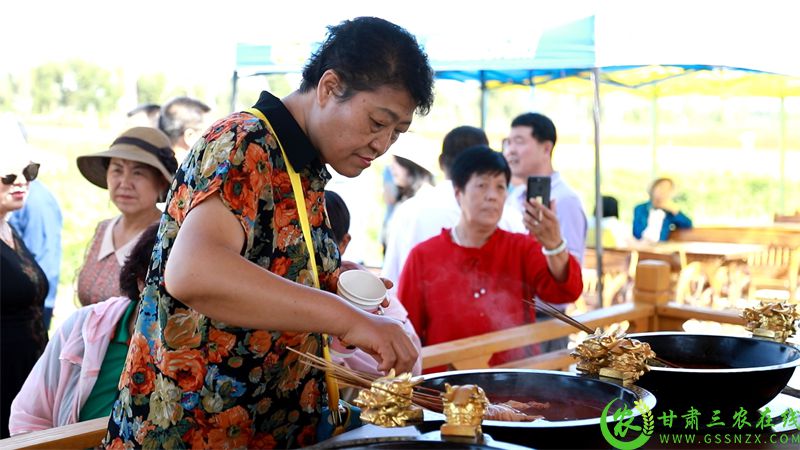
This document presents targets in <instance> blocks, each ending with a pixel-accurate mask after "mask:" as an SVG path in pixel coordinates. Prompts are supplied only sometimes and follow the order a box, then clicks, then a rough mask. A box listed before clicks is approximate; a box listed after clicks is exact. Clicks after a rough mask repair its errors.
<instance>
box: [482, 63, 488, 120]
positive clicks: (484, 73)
mask: <svg viewBox="0 0 800 450" xmlns="http://www.w3.org/2000/svg"><path fill="white" fill-rule="evenodd" d="M488 96H489V93H488V92H487V91H486V72H484V71H483V70H481V129H482V130H486V102H487V100H488Z"/></svg>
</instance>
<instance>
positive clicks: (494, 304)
mask: <svg viewBox="0 0 800 450" xmlns="http://www.w3.org/2000/svg"><path fill="white" fill-rule="evenodd" d="M582 290H583V281H582V279H581V268H580V264H578V261H577V260H576V259H575V257H573V256H572V255H570V256H569V265H568V267H567V279H566V280H565V281H564V282H561V283H559V282H557V281H556V280H555V279H554V278H553V275H552V274H551V273H550V270H549V269H548V268H547V260H546V259H545V256H544V255H543V254H542V246H541V245H540V244H539V243H538V242H537V241H536V240H535V239H534V238H533V237H531V236H528V235H525V234H518V233H509V232H507V231H503V230H501V229H499V228H498V229H497V230H495V232H494V233H493V234H492V235H491V236H490V237H489V240H487V241H486V243H485V244H483V246H482V247H480V248H467V247H461V246H459V245H456V244H455V243H454V242H453V241H452V239H451V237H450V230H448V229H443V230H442V233H441V234H439V235H438V236H435V237H433V238H431V239H429V240H427V241H425V242H423V243H421V244H419V245H417V246H416V247H414V249H413V250H411V253H410V254H409V256H408V260H407V261H406V264H405V266H404V267H403V273H402V274H401V275H400V282H399V287H398V297H399V298H400V301H402V302H403V306H405V307H406V309H407V310H408V317H409V319H410V320H411V322H412V323H413V324H414V328H415V329H416V331H417V334H418V335H419V337H420V339H421V340H422V344H423V345H432V344H438V343H440V342H447V341H452V340H455V339H461V338H465V337H469V336H476V335H480V334H484V333H489V332H492V331H498V330H502V329H505V328H511V327H515V326H519V325H524V324H526V323H532V322H534V321H535V320H536V319H535V317H536V314H535V312H534V311H533V308H532V307H529V306H527V305H526V304H524V303H523V302H522V300H523V299H528V300H531V299H533V298H534V297H538V298H540V299H542V300H546V301H547V302H549V303H570V302H573V301H575V299H577V298H578V296H580V294H581V292H582ZM526 356H530V350H529V349H525V348H520V349H514V350H509V351H505V352H500V353H495V354H494V355H492V358H491V359H490V360H489V364H490V365H497V364H502V363H504V362H507V361H513V360H515V359H520V358H524V357H526ZM443 369H444V368H441V367H437V368H430V369H426V370H425V372H426V373H430V372H437V371H441V370H443Z"/></svg>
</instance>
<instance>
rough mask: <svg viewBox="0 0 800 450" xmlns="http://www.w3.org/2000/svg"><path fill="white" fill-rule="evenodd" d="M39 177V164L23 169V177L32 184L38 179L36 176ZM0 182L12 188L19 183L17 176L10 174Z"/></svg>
mask: <svg viewBox="0 0 800 450" xmlns="http://www.w3.org/2000/svg"><path fill="white" fill-rule="evenodd" d="M37 175H39V163H30V164H28V165H27V166H25V168H24V169H22V176H23V177H25V180H26V181H28V183H30V182H31V181H33V180H35V179H36V176H37ZM0 181H2V182H3V184H5V185H6V186H10V185H12V184H14V182H15V181H17V174H15V173H10V174H8V175H6V176H4V177H3V178H0Z"/></svg>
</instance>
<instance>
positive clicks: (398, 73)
mask: <svg viewBox="0 0 800 450" xmlns="http://www.w3.org/2000/svg"><path fill="white" fill-rule="evenodd" d="M329 69H330V70H333V71H335V72H336V73H337V74H338V75H339V77H340V78H341V79H342V82H343V83H344V88H345V91H344V92H342V93H341V94H340V95H339V97H340V98H342V99H347V98H349V97H352V96H353V95H354V94H355V93H356V92H358V91H374V90H376V89H378V88H379V87H381V86H385V85H390V86H397V87H400V88H404V89H406V90H407V91H408V93H409V95H411V98H412V99H413V100H414V102H415V103H416V105H417V110H418V111H419V113H420V114H422V115H425V114H427V113H428V111H430V108H431V105H433V69H432V68H431V65H430V62H429V61H428V55H426V54H425V52H424V51H423V50H422V49H421V48H420V46H419V44H418V43H417V39H416V38H415V37H414V36H413V35H412V34H411V33H409V32H408V31H406V30H405V29H404V28H402V27H399V26H397V25H395V24H393V23H391V22H389V21H386V20H383V19H379V18H377V17H358V18H355V19H353V20H345V21H344V22H342V23H340V24H338V25H335V26H330V27H328V37H327V38H326V39H325V42H323V43H322V45H321V46H320V48H319V50H317V52H315V53H314V54H313V55H311V58H310V59H309V60H308V63H307V64H306V66H305V68H304V69H303V82H302V84H301V85H300V91H301V92H308V91H309V90H311V89H314V88H316V87H317V84H319V80H320V79H321V78H322V74H324V73H325V71H326V70H329Z"/></svg>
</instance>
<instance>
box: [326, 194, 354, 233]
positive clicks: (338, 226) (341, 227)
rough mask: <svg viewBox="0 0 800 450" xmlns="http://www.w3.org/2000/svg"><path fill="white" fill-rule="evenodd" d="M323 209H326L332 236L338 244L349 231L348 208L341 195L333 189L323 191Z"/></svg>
mask: <svg viewBox="0 0 800 450" xmlns="http://www.w3.org/2000/svg"><path fill="white" fill-rule="evenodd" d="M325 210H326V211H328V220H330V221H331V229H332V230H333V237H334V238H335V239H336V243H337V244H340V243H341V242H342V240H344V236H345V235H346V234H347V233H348V232H349V231H350V210H349V209H347V205H346V204H345V202H344V200H343V199H342V197H340V196H339V194H337V193H336V192H333V191H325Z"/></svg>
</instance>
